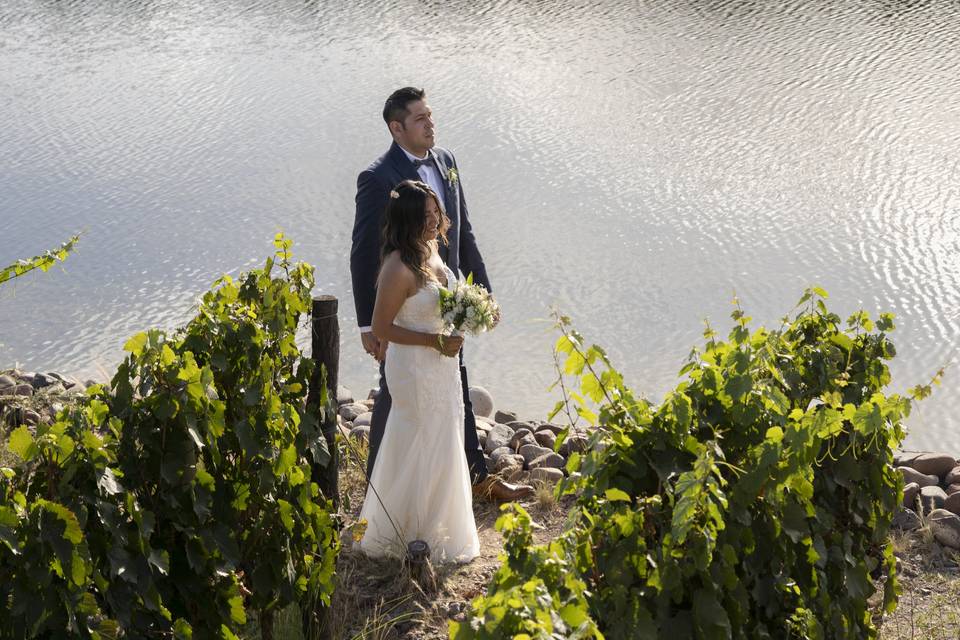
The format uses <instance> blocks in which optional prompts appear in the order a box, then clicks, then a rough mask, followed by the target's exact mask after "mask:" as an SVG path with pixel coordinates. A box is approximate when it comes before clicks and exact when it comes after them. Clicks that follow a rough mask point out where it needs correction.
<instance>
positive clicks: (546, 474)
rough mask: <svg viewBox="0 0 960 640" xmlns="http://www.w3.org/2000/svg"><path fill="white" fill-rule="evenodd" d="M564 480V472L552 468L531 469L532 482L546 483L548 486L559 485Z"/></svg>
mask: <svg viewBox="0 0 960 640" xmlns="http://www.w3.org/2000/svg"><path fill="white" fill-rule="evenodd" d="M561 480H563V471H560V469H553V468H551V467H537V468H535V469H530V481H531V482H544V483H546V484H557V483H558V482H560V481H561Z"/></svg>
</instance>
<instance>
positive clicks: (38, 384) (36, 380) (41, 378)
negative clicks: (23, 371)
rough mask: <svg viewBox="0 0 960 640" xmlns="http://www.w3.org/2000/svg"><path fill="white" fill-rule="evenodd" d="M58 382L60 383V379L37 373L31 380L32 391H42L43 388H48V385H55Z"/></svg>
mask: <svg viewBox="0 0 960 640" xmlns="http://www.w3.org/2000/svg"><path fill="white" fill-rule="evenodd" d="M58 382H60V379H59V378H57V377H54V376H52V375H50V374H49V373H38V374H36V375H35V376H33V380H31V383H32V384H33V388H34V389H43V388H44V387H49V386H50V385H52V384H57V383H58Z"/></svg>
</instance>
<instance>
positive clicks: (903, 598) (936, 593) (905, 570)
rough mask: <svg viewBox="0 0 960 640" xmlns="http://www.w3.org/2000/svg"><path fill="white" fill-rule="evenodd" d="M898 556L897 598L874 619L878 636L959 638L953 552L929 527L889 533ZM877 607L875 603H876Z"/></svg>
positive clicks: (959, 585) (959, 586) (959, 584)
mask: <svg viewBox="0 0 960 640" xmlns="http://www.w3.org/2000/svg"><path fill="white" fill-rule="evenodd" d="M891 541H892V542H893V549H894V553H895V554H896V556H897V558H898V559H899V560H900V572H899V577H900V587H901V593H900V602H899V604H898V606H897V609H896V610H895V611H894V612H893V613H891V614H887V615H885V616H882V618H880V619H878V620H877V623H878V625H879V627H880V634H879V640H948V639H956V638H960V566H958V556H957V554H956V552H954V551H952V550H950V549H947V548H945V547H943V546H941V545H940V544H939V543H938V542H937V541H936V540H935V539H934V537H933V533H932V531H931V530H930V527H929V526H928V525H927V523H926V522H924V526H922V527H921V528H920V529H918V530H917V531H914V532H910V533H903V532H895V533H893V534H892V535H891ZM878 607H879V605H878Z"/></svg>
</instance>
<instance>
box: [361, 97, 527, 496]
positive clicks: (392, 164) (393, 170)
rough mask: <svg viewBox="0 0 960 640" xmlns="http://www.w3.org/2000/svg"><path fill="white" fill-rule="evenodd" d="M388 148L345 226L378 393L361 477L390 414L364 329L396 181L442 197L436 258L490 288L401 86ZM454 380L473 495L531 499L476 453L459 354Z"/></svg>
mask: <svg viewBox="0 0 960 640" xmlns="http://www.w3.org/2000/svg"><path fill="white" fill-rule="evenodd" d="M383 119H384V121H385V122H386V123H387V128H388V129H389V130H390V135H391V136H392V137H393V144H392V145H390V149H389V150H388V151H387V152H386V153H385V154H384V155H382V156H381V157H380V158H378V159H377V160H376V161H375V162H374V163H373V164H371V165H370V166H369V167H368V168H367V169H365V170H364V171H363V172H362V173H361V174H360V176H359V177H358V178H357V198H356V202H357V211H356V218H355V220H354V223H353V247H352V248H351V250H350V274H351V276H352V277H353V301H354V304H355V305H356V309H357V322H358V323H359V325H360V339H361V340H362V342H363V349H364V351H366V352H367V353H369V354H370V355H372V356H373V357H375V358H377V359H378V360H380V392H379V393H378V395H377V399H376V401H375V403H374V406H373V419H372V420H371V424H370V455H369V458H368V461H367V477H370V475H371V474H372V472H373V464H374V461H375V460H376V457H377V449H378V448H379V447H380V442H381V440H382V439H383V431H384V427H385V426H386V423H387V414H388V413H389V412H390V404H391V400H390V391H389V389H388V388H387V380H386V378H385V376H384V373H383V349H382V347H385V346H386V345H381V344H380V343H379V341H378V340H377V338H376V336H374V335H373V332H372V331H371V330H370V324H371V318H372V317H373V303H374V300H375V298H376V290H375V286H376V280H377V272H378V270H379V267H380V224H381V218H382V217H383V212H384V210H385V209H386V206H387V198H388V197H389V194H390V190H391V189H393V187H394V186H395V185H396V184H397V183H399V182H401V181H403V180H420V181H422V182H425V183H427V184H428V185H430V187H431V188H432V189H433V190H434V192H436V194H437V195H438V196H439V197H440V198H442V199H443V207H444V210H445V211H446V213H447V216H448V217H449V218H450V229H449V231H448V232H447V238H448V239H449V243H448V244H447V245H446V246H444V245H443V244H442V243H441V244H440V247H439V251H440V257H441V258H443V260H444V262H446V263H447V265H448V266H449V267H450V269H451V271H453V272H454V273H455V274H456V273H457V272H458V270H459V272H460V273H462V274H464V275H466V274H469V273H473V281H474V282H476V283H478V284H482V285H483V286H484V287H486V288H487V289H488V290H491V287H490V280H489V279H488V278H487V270H486V267H484V264H483V258H482V257H481V256H480V250H479V249H478V248H477V241H476V238H474V236H473V229H472V227H471V226H470V220H469V219H468V217H467V204H466V202H465V201H464V198H463V191H461V189H460V179H459V175H458V174H457V163H456V160H455V159H454V157H453V154H452V153H450V152H449V151H447V150H445V149H441V148H439V147H434V123H433V114H432V112H431V111H430V107H429V105H427V102H426V93H425V92H424V91H423V89H414V88H413V87H404V88H403V89H397V90H396V91H394V92H393V93H392V94H391V95H390V97H389V98H387V102H386V104H385V105H384V107H383ZM460 381H461V383H462V384H463V405H464V445H465V449H466V455H467V465H468V466H469V469H470V477H471V481H472V482H473V488H474V493H475V494H477V495H481V496H488V497H492V498H496V499H499V500H517V499H520V498H523V497H526V496H529V495H531V494H532V493H533V489H532V488H531V487H529V486H526V485H510V484H507V483H505V482H503V481H502V480H500V479H498V478H493V477H488V475H487V466H486V463H485V462H484V459H483V450H482V449H481V448H480V442H479V440H478V439H477V423H476V418H475V417H474V415H473V405H472V404H471V403H470V395H469V385H468V384H467V370H466V368H465V367H464V366H463V352H462V351H461V353H460Z"/></svg>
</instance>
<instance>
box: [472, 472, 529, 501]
mask: <svg viewBox="0 0 960 640" xmlns="http://www.w3.org/2000/svg"><path fill="white" fill-rule="evenodd" d="M473 495H474V496H476V497H478V498H482V499H484V500H490V501H498V502H516V501H517V500H522V499H524V498H529V497H531V496H533V487H531V486H530V485H528V484H510V483H509V482H504V481H503V480H501V479H500V478H497V477H494V476H487V477H486V478H484V479H483V480H481V481H480V482H478V483H477V484H475V485H473Z"/></svg>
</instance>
